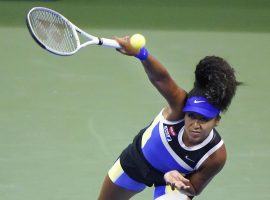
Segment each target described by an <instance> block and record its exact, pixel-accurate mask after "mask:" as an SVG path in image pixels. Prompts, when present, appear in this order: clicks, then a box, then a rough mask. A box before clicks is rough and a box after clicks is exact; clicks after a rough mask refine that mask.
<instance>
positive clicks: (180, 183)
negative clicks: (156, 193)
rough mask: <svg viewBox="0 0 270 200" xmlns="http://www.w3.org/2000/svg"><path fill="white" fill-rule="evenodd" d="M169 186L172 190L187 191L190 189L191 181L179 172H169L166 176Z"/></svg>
mask: <svg viewBox="0 0 270 200" xmlns="http://www.w3.org/2000/svg"><path fill="white" fill-rule="evenodd" d="M164 179H165V181H166V183H167V185H170V186H171V188H172V190H175V189H178V190H186V189H189V188H190V186H189V180H188V179H186V178H184V176H183V175H182V174H180V173H179V172H178V171H176V170H173V171H169V172H167V173H166V174H165V175H164Z"/></svg>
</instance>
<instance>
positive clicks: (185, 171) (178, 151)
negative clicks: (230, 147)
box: [99, 37, 240, 200]
mask: <svg viewBox="0 0 270 200" xmlns="http://www.w3.org/2000/svg"><path fill="white" fill-rule="evenodd" d="M116 40H117V41H118V43H119V44H120V45H121V46H122V49H120V50H119V51H120V52H121V53H123V54H125V55H129V56H136V57H137V58H138V59H140V60H141V62H142V64H143V66H144V70H145V72H146V74H147V75H148V78H149V80H150V81H151V83H152V84H153V85H154V86H155V87H156V89H157V90H158V91H159V92H160V94H161V95H162V96H163V97H164V98H165V99H166V100H167V102H168V106H166V107H165V108H163V109H162V110H161V111H160V113H159V114H158V115H157V116H156V117H155V118H154V119H153V121H152V122H151V123H150V124H149V126H147V127H146V128H144V129H142V130H141V131H140V132H139V134H138V135H137V136H136V137H135V138H134V140H133V142H132V143H131V144H130V145H129V146H128V147H127V148H126V149H124V151H123V152H122V153H121V155H120V156H119V158H118V159H117V161H116V162H115V163H114V165H113V166H112V168H111V169H110V170H109V172H108V175H107V176H106V177H105V180H104V183H103V186H102V189H101V191H100V195H99V200H126V199H130V198H131V197H132V196H134V195H135V194H137V193H139V192H141V191H142V190H144V189H145V188H146V187H147V186H149V187H150V186H154V199H155V200H176V199H177V200H190V199H192V198H193V197H194V196H197V195H199V194H200V193H201V192H202V190H203V189H204V188H205V187H206V186H207V184H208V183H209V182H210V181H211V180H212V179H213V177H214V176H215V175H216V174H218V173H219V172H220V170H221V169H222V168H223V166H224V164H225V162H226V148H225V145H224V143H223V140H222V138H221V137H220V135H219V133H218V132H217V130H216V129H215V127H216V126H217V125H218V123H219V121H220V114H221V113H222V112H224V111H226V110H227V109H228V107H229V105H230V103H231V100H232V98H233V96H234V95H235V91H236V88H237V86H238V85H239V84H240V83H239V82H238V81H237V80H236V77H235V72H234V69H233V68H232V67H231V66H230V65H229V64H228V63H227V62H226V61H225V60H224V59H222V58H220V57H216V56H207V57H205V58H204V59H202V60H201V61H200V62H199V63H198V65H197V66H196V70H195V81H194V87H193V89H192V90H191V91H190V92H189V93H187V92H186V91H185V90H184V89H182V88H181V87H179V86H178V85H177V84H176V83H175V81H174V80H173V79H172V78H171V76H170V75H169V73H168V71H167V70H166V69H165V67H164V66H162V64H160V63H159V62H158V61H157V60H156V59H155V58H154V57H153V56H152V55H150V54H149V53H148V51H147V49H145V48H142V49H140V51H139V52H137V50H136V49H134V48H133V47H132V46H131V45H130V42H129V37H125V38H116Z"/></svg>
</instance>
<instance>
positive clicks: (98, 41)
mask: <svg viewBox="0 0 270 200" xmlns="http://www.w3.org/2000/svg"><path fill="white" fill-rule="evenodd" d="M35 10H44V11H47V12H50V13H52V14H55V15H58V16H59V17H61V18H62V19H63V20H64V21H65V22H66V23H67V24H68V26H70V27H71V30H72V33H73V36H74V37H75V40H76V44H77V48H76V49H75V50H74V51H72V52H60V51H57V50H55V49H53V48H50V47H48V46H46V45H45V44H44V43H43V42H42V41H41V40H40V39H39V37H38V36H37V35H36V34H35V32H34V31H33V27H32V25H31V21H30V15H31V13H32V12H33V11H35ZM26 24H27V27H28V30H29V32H30V34H31V36H32V37H33V39H34V40H35V41H36V42H37V43H38V44H39V45H40V46H41V47H42V48H44V49H46V50H48V51H49V52H51V53H53V54H56V55H60V56H70V55H73V54H75V53H76V52H77V51H79V50H80V49H81V48H83V47H86V46H88V45H100V46H104V47H110V48H116V49H120V48H121V46H120V45H119V44H118V42H117V41H116V40H112V39H107V38H99V37H96V36H93V35H91V34H89V33H86V32H85V31H83V30H81V29H80V28H78V27H77V26H75V25H74V24H73V23H72V22H70V21H69V20H68V19H67V18H66V17H64V16H63V15H62V14H60V13H58V12H56V11H54V10H52V9H49V8H45V7H33V8H32V9H31V10H29V12H28V13H27V17H26ZM78 33H79V34H80V35H82V36H84V37H85V38H87V39H88V41H86V42H85V43H83V44H81V42H80V39H79V36H78Z"/></svg>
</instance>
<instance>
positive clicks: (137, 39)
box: [130, 33, 146, 49]
mask: <svg viewBox="0 0 270 200" xmlns="http://www.w3.org/2000/svg"><path fill="white" fill-rule="evenodd" d="M145 42H146V41H145V38H144V36H143V35H141V34H139V33H137V34H134V35H132V36H131V38H130V44H131V46H132V47H133V48H135V49H141V48H142V47H144V45H145Z"/></svg>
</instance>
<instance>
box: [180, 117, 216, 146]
mask: <svg viewBox="0 0 270 200" xmlns="http://www.w3.org/2000/svg"><path fill="white" fill-rule="evenodd" d="M184 119H185V131H184V136H183V140H184V142H185V144H186V145H190V146H194V145H197V144H200V143H201V142H202V141H203V140H204V139H205V138H207V136H208V135H209V134H210V132H211V130H212V129H213V128H214V127H215V126H217V125H218V123H219V118H218V117H215V118H212V119H208V118H205V117H204V116H202V115H199V114H197V113H193V112H187V113H185V118H184Z"/></svg>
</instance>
